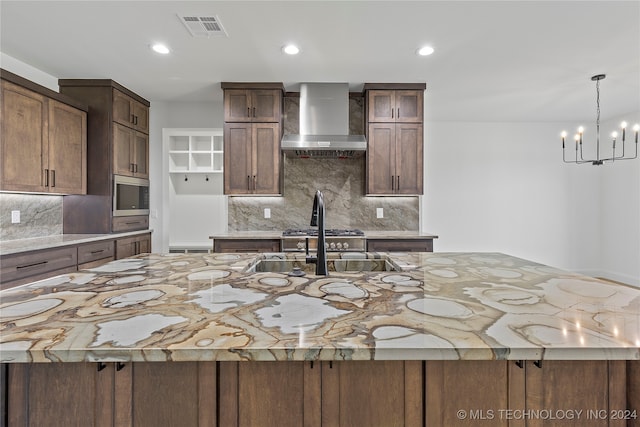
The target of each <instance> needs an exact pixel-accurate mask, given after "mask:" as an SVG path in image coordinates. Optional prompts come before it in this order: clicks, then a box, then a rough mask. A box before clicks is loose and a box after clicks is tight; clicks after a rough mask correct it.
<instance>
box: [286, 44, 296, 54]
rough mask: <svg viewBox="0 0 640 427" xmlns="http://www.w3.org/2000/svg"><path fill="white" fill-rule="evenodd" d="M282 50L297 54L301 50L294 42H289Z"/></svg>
mask: <svg viewBox="0 0 640 427" xmlns="http://www.w3.org/2000/svg"><path fill="white" fill-rule="evenodd" d="M282 51H283V52H284V53H286V54H287V55H297V54H298V53H299V52H300V48H298V46H296V45H294V44H288V45H286V46H283V47H282Z"/></svg>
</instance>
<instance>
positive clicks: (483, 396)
mask: <svg viewBox="0 0 640 427" xmlns="http://www.w3.org/2000/svg"><path fill="white" fill-rule="evenodd" d="M511 374H512V375H511V376H510V372H509V365H508V364H507V362H500V361H494V360H478V361H476V360H447V361H439V360H438V361H431V360H429V361H427V362H425V414H426V422H427V423H426V424H427V426H442V427H444V426H460V427H464V426H487V427H489V426H491V427H493V426H505V427H506V426H509V425H510V424H509V422H508V421H507V420H505V419H501V417H500V414H499V412H498V411H499V410H500V409H507V408H508V407H509V379H510V377H511V379H512V380H514V381H517V382H518V384H524V372H517V371H513V370H512V372H511ZM513 374H515V375H513ZM518 376H520V377H522V378H518Z"/></svg>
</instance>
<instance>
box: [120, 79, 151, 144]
mask: <svg viewBox="0 0 640 427" xmlns="http://www.w3.org/2000/svg"><path fill="white" fill-rule="evenodd" d="M113 121H114V122H117V123H120V124H123V125H125V126H127V127H130V128H132V129H136V130H139V131H140V132H145V133H149V108H148V106H146V105H144V104H142V103H141V102H138V101H136V100H135V99H133V98H132V97H130V96H128V95H126V94H124V93H122V92H121V91H119V90H118V89H115V88H114V89H113Z"/></svg>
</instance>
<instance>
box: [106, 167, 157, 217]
mask: <svg viewBox="0 0 640 427" xmlns="http://www.w3.org/2000/svg"><path fill="white" fill-rule="evenodd" d="M130 215H149V180H147V179H141V178H132V177H129V176H122V175H114V176H113V216H130Z"/></svg>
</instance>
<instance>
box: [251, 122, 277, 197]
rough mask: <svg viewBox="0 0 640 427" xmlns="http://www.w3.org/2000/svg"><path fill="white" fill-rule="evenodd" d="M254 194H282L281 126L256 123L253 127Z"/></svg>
mask: <svg viewBox="0 0 640 427" xmlns="http://www.w3.org/2000/svg"><path fill="white" fill-rule="evenodd" d="M251 134H252V141H253V144H252V160H253V161H252V169H253V192H254V193H255V194H279V193H280V125H279V124H278V123H254V124H253V127H252V131H251Z"/></svg>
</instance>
